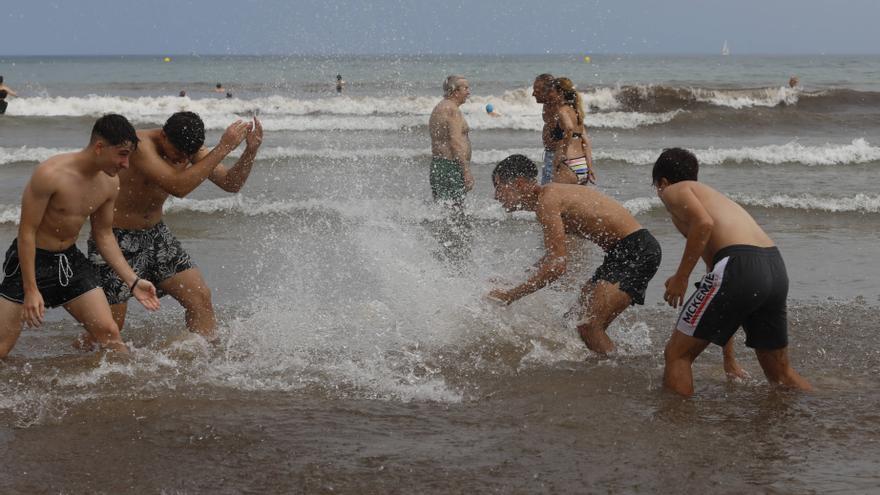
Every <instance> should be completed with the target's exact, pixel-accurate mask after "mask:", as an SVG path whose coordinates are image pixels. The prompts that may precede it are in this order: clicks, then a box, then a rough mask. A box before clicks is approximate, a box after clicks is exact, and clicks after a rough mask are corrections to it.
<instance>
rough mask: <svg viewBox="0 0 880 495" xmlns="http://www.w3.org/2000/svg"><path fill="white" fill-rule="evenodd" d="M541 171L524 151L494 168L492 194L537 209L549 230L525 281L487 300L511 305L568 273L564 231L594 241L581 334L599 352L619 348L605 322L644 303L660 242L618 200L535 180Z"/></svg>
mask: <svg viewBox="0 0 880 495" xmlns="http://www.w3.org/2000/svg"><path fill="white" fill-rule="evenodd" d="M537 175H538V168H537V166H536V165H535V164H534V163H533V162H532V161H531V160H529V159H528V158H526V157H525V156H523V155H512V156H509V157H507V158H505V159H504V160H502V161H501V162H500V163H499V164H498V166H496V167H495V170H494V171H493V172H492V181H493V183H494V185H495V199H497V200H498V201H499V202H500V203H501V204H502V205H503V206H504V208H505V209H506V210H507V211H515V210H528V211H533V212H535V215H536V216H537V217H538V222H539V223H540V224H541V230H542V231H543V234H544V248H545V254H544V256H543V257H542V258H541V259H540V260H539V261H538V263H537V270H536V271H535V273H534V275H532V276H531V277H530V278H529V279H528V280H527V281H526V282H524V283H522V284H520V285H518V286H516V287H514V288H512V289H495V290H493V291H492V292H490V293H489V297H490V298H492V299H496V300H498V301H501V302H503V303H505V304H510V303H512V302H514V301H516V300H517V299H520V298H521V297H524V296H526V295H528V294H531V293H532V292H535V291H537V290H538V289H541V288H542V287H544V286H546V285H547V284H549V283H551V282H553V281H554V280H556V279H558V278H559V277H561V276H562V275H563V274H564V273H565V270H566V267H567V261H568V252H567V250H566V246H565V236H566V234H573V235H576V236H579V237H582V238H585V239H588V240H590V241H592V242H594V243H596V244H597V245H598V246H599V247H601V248H602V250H603V251H605V259H604V261H603V262H602V265H601V266H600V267H599V268H598V269H596V272H595V273H594V274H593V277H592V278H591V279H590V280H589V282H587V284H586V285H584V287H583V289H582V291H581V298H580V301H581V305H582V306H583V317H582V319H581V321H580V323H579V324H578V333H579V334H580V336H581V338H582V339H583V341H584V343H585V344H586V345H587V347H588V348H589V349H591V350H593V351H595V352H597V353H599V354H603V355H604V354H607V353H609V352H611V351H612V350H613V349H614V344H613V343H612V342H611V339H610V338H609V337H608V335H607V333H606V330H607V329H608V325H610V324H611V322H612V321H614V319H615V318H617V316H618V315H620V313H622V312H623V310H625V309H626V308H627V307H629V306H631V305H634V304H644V302H645V290H646V289H647V287H648V282H649V281H650V280H651V278H652V277H654V274H655V273H657V268H658V267H659V266H660V257H661V252H660V244H658V243H657V240H656V239H654V236H653V235H651V233H650V232H648V230H647V229H644V228H642V226H641V225H640V224H639V222H637V221H636V219H635V218H633V216H632V214H630V212H629V211H628V210H627V209H626V208H624V207H623V205H621V204H620V203H618V202H617V201H615V200H613V199H611V198H609V197H608V196H605V195H604V194H602V193H600V192H599V191H597V190H595V189H594V188H590V187H582V186H578V185H574V184H559V183H550V184H547V185H544V186H541V185H539V184H538V182H537V179H536V177H537Z"/></svg>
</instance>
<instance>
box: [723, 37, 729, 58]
mask: <svg viewBox="0 0 880 495" xmlns="http://www.w3.org/2000/svg"><path fill="white" fill-rule="evenodd" d="M721 55H724V56H725V57H726V56H728V55H730V47H728V46H727V40H724V45H723V46H722V47H721Z"/></svg>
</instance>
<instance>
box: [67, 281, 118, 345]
mask: <svg viewBox="0 0 880 495" xmlns="http://www.w3.org/2000/svg"><path fill="white" fill-rule="evenodd" d="M105 295H106V294H105ZM127 311H128V303H120V304H111V305H110V313H111V314H112V315H113V321H115V322H116V327H117V328H119V335H120V337H121V336H122V328H123V327H124V326H125V314H126V312H127ZM73 347H74V349H79V350H81V351H91V350H92V349H94V347H95V339H94V338H93V337H92V334H90V333H89V332H83V333H81V334H80V336H79V337H77V338H76V339H75V340H74V341H73Z"/></svg>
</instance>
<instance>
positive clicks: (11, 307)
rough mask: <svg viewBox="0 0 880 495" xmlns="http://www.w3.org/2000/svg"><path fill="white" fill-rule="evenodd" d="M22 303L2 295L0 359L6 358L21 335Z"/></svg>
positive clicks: (0, 304) (0, 308) (0, 299)
mask: <svg viewBox="0 0 880 495" xmlns="http://www.w3.org/2000/svg"><path fill="white" fill-rule="evenodd" d="M22 307H23V306H22V305H21V304H19V303H16V302H12V301H10V300H9V299H5V298H3V297H0V359H2V358H5V357H6V356H7V355H8V354H9V352H10V351H12V348H13V347H15V343H16V342H17V341H18V336H19V335H21V327H22V325H23V323H22V322H21V313H22Z"/></svg>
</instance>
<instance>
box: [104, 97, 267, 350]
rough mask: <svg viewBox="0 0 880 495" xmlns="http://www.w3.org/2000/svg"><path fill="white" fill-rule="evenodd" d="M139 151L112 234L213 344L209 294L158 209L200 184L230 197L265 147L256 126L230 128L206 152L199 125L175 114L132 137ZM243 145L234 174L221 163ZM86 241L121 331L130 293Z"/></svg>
mask: <svg viewBox="0 0 880 495" xmlns="http://www.w3.org/2000/svg"><path fill="white" fill-rule="evenodd" d="M138 137H139V138H140V145H139V146H138V148H137V150H136V151H135V152H134V153H133V154H132V156H131V167H130V168H129V169H127V170H125V171H124V172H123V173H121V174H120V175H119V182H120V184H119V197H118V198H116V204H115V208H116V214H115V216H114V217H113V232H114V234H115V235H116V238H117V240H118V241H119V243H120V245H121V246H122V250H123V254H124V255H125V257H126V259H127V260H129V263H131V264H132V267H133V268H134V270H135V272H136V273H137V275H138V276H139V277H141V278H142V279H146V280H150V281H151V282H153V283H154V284H156V286H157V287H158V288H159V291H160V296H161V295H164V294H168V295H170V296H171V297H173V298H174V299H176V300H177V302H179V303H180V305H181V306H183V308H184V309H185V310H186V326H187V328H188V329H189V330H190V331H191V332H194V333H197V334H199V335H202V336H203V337H205V338H207V339H213V338H214V337H215V327H216V322H215V319H214V306H213V304H212V302H211V291H210V289H209V288H208V285H207V283H206V282H205V279H204V277H203V276H202V272H201V270H199V268H198V267H197V266H196V265H195V263H193V261H192V259H191V258H190V256H189V254H188V253H187V252H186V251H185V250H184V249H183V247H182V246H181V244H180V242H179V241H178V240H177V238H175V237H174V235H173V234H172V233H171V230H170V229H169V228H168V226H166V225H165V222H164V221H163V218H162V217H163V213H162V208H163V206H164V205H165V201H166V200H167V199H168V197H169V196H175V197H177V198H183V197H186V196H187V195H188V194H190V193H191V192H192V191H193V190H195V189H196V188H197V187H198V186H199V185H201V184H202V183H203V182H204V181H205V180H210V181H211V182H213V183H214V184H216V185H217V186H218V187H220V188H221V189H223V190H224V191H227V192H232V193H236V192H238V191H240V190H241V188H242V187H243V186H244V184H245V182H246V181H247V178H248V176H249V175H250V172H251V167H253V164H254V160H255V159H256V156H257V150H258V149H259V148H260V144H261V143H262V140H263V128H262V125H261V124H260V121H259V120H258V119H256V117H255V118H254V120H253V122H252V123H251V121H248V122H242V121H241V120H237V121H235V122H233V123H232V124H231V125H230V126H229V127H227V128H226V131H225V132H224V133H223V135H222V136H221V137H220V142H219V143H218V144H217V145H216V146H215V147H214V148H213V149H212V150H208V149H207V148H205V147H204V146H203V144H204V142H205V124H204V123H203V122H202V119H201V118H200V117H199V116H198V115H196V114H195V113H193V112H177V113H175V114H174V115H172V116H171V117H170V118H169V119H168V120H167V121H166V122H165V125H164V126H163V127H162V128H159V129H148V130H142V131H138ZM242 141H245V142H246V143H247V145H246V147H245V150H244V152H243V153H242V155H241V157H240V158H239V159H238V161H237V162H236V163H235V165H234V166H233V167H232V168H228V169H227V168H226V167H225V166H223V164H221V161H222V160H223V159H224V158H225V157H226V156H227V155H228V154H229V153H230V152H231V151H232V150H234V149H235V148H237V147H238V146H239V145H240V144H241V142H242ZM95 247H96V246H95V245H94V243H93V242H92V240H90V241H89V259H90V261H92V263H94V264H95V265H96V266H97V269H98V273H99V274H100V276H101V284H102V285H103V287H104V292H105V293H106V294H107V299H108V301H109V302H110V305H111V306H112V308H113V317H114V319H115V320H116V322H117V324H118V325H119V328H120V329H121V328H122V327H123V324H124V323H125V314H126V309H127V300H128V298H129V297H131V291H130V290H129V289H130V288H129V286H128V285H127V284H125V283H124V282H123V281H122V280H121V279H120V278H119V277H118V276H117V275H116V274H115V273H113V272H112V271H111V270H109V269H108V267H107V266H106V264H105V260H104V259H103V256H102V255H101V253H100V252H98V251H97V250H96V249H95Z"/></svg>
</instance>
